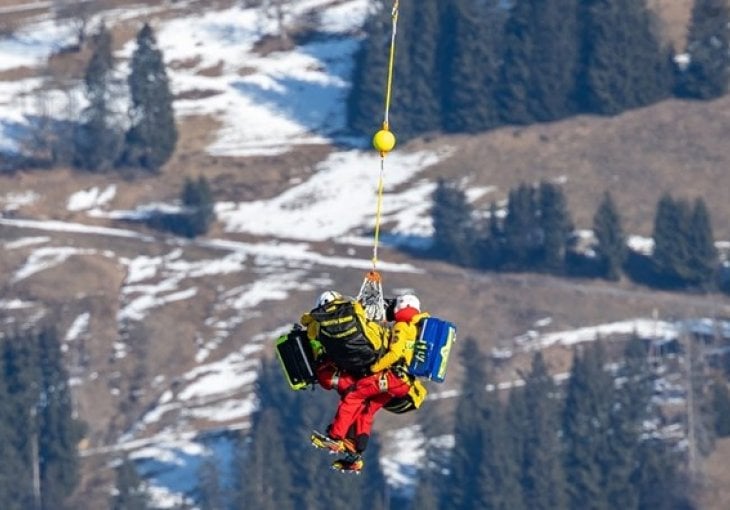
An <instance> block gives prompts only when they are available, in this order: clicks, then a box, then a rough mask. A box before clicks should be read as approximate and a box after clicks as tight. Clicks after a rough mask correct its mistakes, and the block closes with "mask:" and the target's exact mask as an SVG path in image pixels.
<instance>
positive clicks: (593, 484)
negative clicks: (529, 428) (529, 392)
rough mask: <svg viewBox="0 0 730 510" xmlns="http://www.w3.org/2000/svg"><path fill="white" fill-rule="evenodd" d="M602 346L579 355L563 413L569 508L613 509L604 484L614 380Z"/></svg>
mask: <svg viewBox="0 0 730 510" xmlns="http://www.w3.org/2000/svg"><path fill="white" fill-rule="evenodd" d="M604 362H605V357H604V351H603V348H602V346H601V345H600V343H595V344H593V345H590V346H588V347H586V349H585V351H584V352H583V353H582V354H576V356H575V358H574V360H573V367H572V369H571V372H570V379H569V380H568V387H567V394H566V400H565V408H564V411H563V437H564V442H565V474H566V480H567V482H568V484H567V493H568V508H570V509H573V510H584V509H591V510H609V509H612V508H613V507H612V506H611V504H610V502H609V499H608V494H607V489H606V487H605V485H604V483H605V480H606V477H605V472H604V470H605V468H606V467H607V465H608V463H609V462H610V460H609V452H608V450H609V446H608V443H607V438H608V437H609V435H610V433H611V425H612V423H611V410H612V406H613V400H614V399H613V379H612V378H611V376H610V375H609V374H608V373H606V372H605V371H604V369H603V365H604Z"/></svg>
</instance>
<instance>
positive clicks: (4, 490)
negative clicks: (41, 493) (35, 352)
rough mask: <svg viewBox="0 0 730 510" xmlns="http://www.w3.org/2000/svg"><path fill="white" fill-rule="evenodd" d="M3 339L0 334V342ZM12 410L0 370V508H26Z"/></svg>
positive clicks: (10, 397) (24, 470) (23, 470)
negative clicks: (0, 459)
mask: <svg viewBox="0 0 730 510" xmlns="http://www.w3.org/2000/svg"><path fill="white" fill-rule="evenodd" d="M4 341H5V340H4V339H3V337H2V336H1V335H0V344H3V342H4ZM13 411H14V405H13V402H12V396H11V394H10V393H9V392H8V389H7V387H6V383H5V374H4V373H3V371H0V456H2V459H3V460H2V462H1V463H0V508H5V509H8V510H24V508H27V507H26V506H25V504H24V500H25V501H27V499H25V498H26V496H27V494H24V493H23V490H22V489H23V487H24V484H23V483H22V482H21V480H20V479H19V474H21V473H28V471H27V466H25V465H23V459H22V457H21V452H20V450H19V448H18V445H19V444H20V440H19V437H18V436H19V433H20V432H21V431H18V430H17V429H16V428H15V427H13V426H12V424H13ZM25 478H27V476H26V477H25ZM26 487H27V485H26Z"/></svg>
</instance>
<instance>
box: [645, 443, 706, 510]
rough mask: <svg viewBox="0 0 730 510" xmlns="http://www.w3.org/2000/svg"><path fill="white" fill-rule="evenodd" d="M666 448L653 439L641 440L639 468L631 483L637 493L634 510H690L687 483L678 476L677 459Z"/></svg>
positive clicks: (690, 504) (691, 505) (668, 447)
mask: <svg viewBox="0 0 730 510" xmlns="http://www.w3.org/2000/svg"><path fill="white" fill-rule="evenodd" d="M670 448H671V447H670V446H668V445H667V444H665V443H664V442H662V441H661V440H657V439H650V440H646V441H643V442H642V443H641V444H640V445H639V451H638V458H639V465H638V468H637V472H636V475H635V477H634V479H633V480H632V482H633V484H634V485H635V486H636V490H637V492H638V494H639V501H638V505H637V506H636V507H635V508H638V510H655V509H657V508H672V509H675V508H676V509H681V510H693V509H694V508H695V507H694V505H693V504H692V503H691V502H690V501H689V497H688V494H687V493H688V491H687V489H686V487H687V486H688V485H689V482H688V481H687V480H683V479H682V477H681V476H680V474H679V472H678V469H677V465H678V463H679V459H677V456H676V455H675V454H673V453H672V451H671V450H670Z"/></svg>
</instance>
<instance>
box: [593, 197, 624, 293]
mask: <svg viewBox="0 0 730 510" xmlns="http://www.w3.org/2000/svg"><path fill="white" fill-rule="evenodd" d="M593 232H594V233H595V236H596V240H597V241H598V246H597V247H596V255H597V257H598V259H599V260H600V263H601V268H602V274H603V275H604V276H605V277H606V278H608V279H609V280H618V278H619V275H620V272H621V267H622V266H623V264H624V262H625V260H626V238H625V236H624V232H623V228H622V226H621V217H620V216H619V213H618V210H617V208H616V204H615V203H614V201H613V198H612V197H611V194H610V193H608V192H606V193H604V195H603V200H602V201H601V203H600V205H599V206H598V209H597V210H596V214H595V215H594V216H593Z"/></svg>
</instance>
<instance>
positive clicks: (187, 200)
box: [182, 176, 215, 237]
mask: <svg viewBox="0 0 730 510" xmlns="http://www.w3.org/2000/svg"><path fill="white" fill-rule="evenodd" d="M182 203H183V205H184V206H185V207H186V208H188V209H189V210H190V211H189V214H188V218H189V228H188V232H187V235H188V237H195V236H198V235H200V234H205V233H206V232H207V231H208V228H209V227H210V224H211V223H212V222H213V221H214V220H215V210H214V208H215V201H214V200H213V194H212V192H211V190H210V185H209V184H208V180H207V179H206V178H205V177H203V176H200V177H198V180H197V181H195V180H193V179H190V178H187V179H185V186H184V188H183V192H182Z"/></svg>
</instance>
